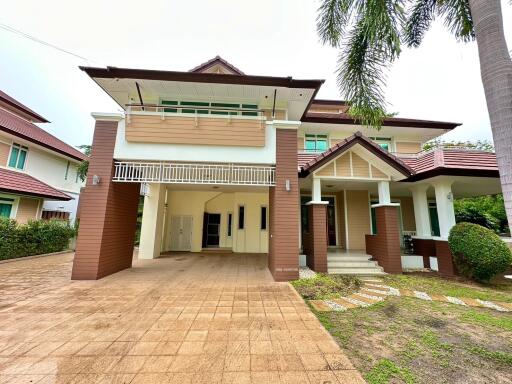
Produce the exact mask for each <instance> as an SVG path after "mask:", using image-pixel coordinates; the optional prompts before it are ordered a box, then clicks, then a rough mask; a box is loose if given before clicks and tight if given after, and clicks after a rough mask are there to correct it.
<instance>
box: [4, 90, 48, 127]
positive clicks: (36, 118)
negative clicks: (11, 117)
mask: <svg viewBox="0 0 512 384" xmlns="http://www.w3.org/2000/svg"><path fill="white" fill-rule="evenodd" d="M0 102H2V103H5V104H7V105H10V106H11V107H13V108H14V109H16V110H18V111H20V112H22V113H25V114H27V115H29V116H31V117H32V119H33V120H32V121H35V122H36V123H48V120H46V119H45V118H44V117H43V116H41V115H40V114H38V113H36V112H34V111H33V110H31V109H30V108H29V107H27V106H26V105H24V104H21V103H20V102H19V101H18V100H16V99H15V98H13V97H11V96H9V95H8V94H7V93H5V92H2V91H0Z"/></svg>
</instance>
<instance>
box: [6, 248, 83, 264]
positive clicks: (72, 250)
mask: <svg viewBox="0 0 512 384" xmlns="http://www.w3.org/2000/svg"><path fill="white" fill-rule="evenodd" d="M71 252H75V250H74V249H68V250H65V251H60V252H53V253H43V254H41V255H32V256H22V257H15V258H12V259H5V260H0V264H6V263H12V262H14V261H23V260H32V259H38V258H40V257H46V256H56V255H62V254H64V253H71Z"/></svg>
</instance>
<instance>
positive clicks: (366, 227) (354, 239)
mask: <svg viewBox="0 0 512 384" xmlns="http://www.w3.org/2000/svg"><path fill="white" fill-rule="evenodd" d="M345 193H346V201H347V207H346V209H347V217H348V234H347V235H348V248H349V249H365V247H366V245H365V237H364V236H365V235H366V234H368V233H370V232H371V227H370V205H369V204H370V202H369V196H368V191H346V192H345Z"/></svg>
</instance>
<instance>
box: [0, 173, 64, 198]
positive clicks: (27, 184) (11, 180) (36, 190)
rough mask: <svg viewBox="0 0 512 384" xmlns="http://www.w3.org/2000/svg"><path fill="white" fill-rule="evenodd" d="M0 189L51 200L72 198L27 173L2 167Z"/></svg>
mask: <svg viewBox="0 0 512 384" xmlns="http://www.w3.org/2000/svg"><path fill="white" fill-rule="evenodd" d="M0 191H2V192H8V193H14V194H18V195H28V196H35V197H43V198H46V199H50V200H71V199H72V198H71V197H70V196H68V195H66V194H65V193H62V192H61V191H59V190H57V189H55V188H53V187H50V186H49V185H48V184H45V183H43V182H42V181H40V180H38V179H36V178H35V177H32V176H30V175H27V174H26V173H22V172H18V171H11V170H10V169H6V168H0Z"/></svg>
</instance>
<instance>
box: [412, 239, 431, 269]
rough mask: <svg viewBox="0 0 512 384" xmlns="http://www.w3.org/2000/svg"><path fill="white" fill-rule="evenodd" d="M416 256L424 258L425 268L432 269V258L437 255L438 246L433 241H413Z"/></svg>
mask: <svg viewBox="0 0 512 384" xmlns="http://www.w3.org/2000/svg"><path fill="white" fill-rule="evenodd" d="M412 246H413V248H414V254H415V255H419V256H423V268H430V256H435V255H436V244H435V243H434V240H432V239H412Z"/></svg>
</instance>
